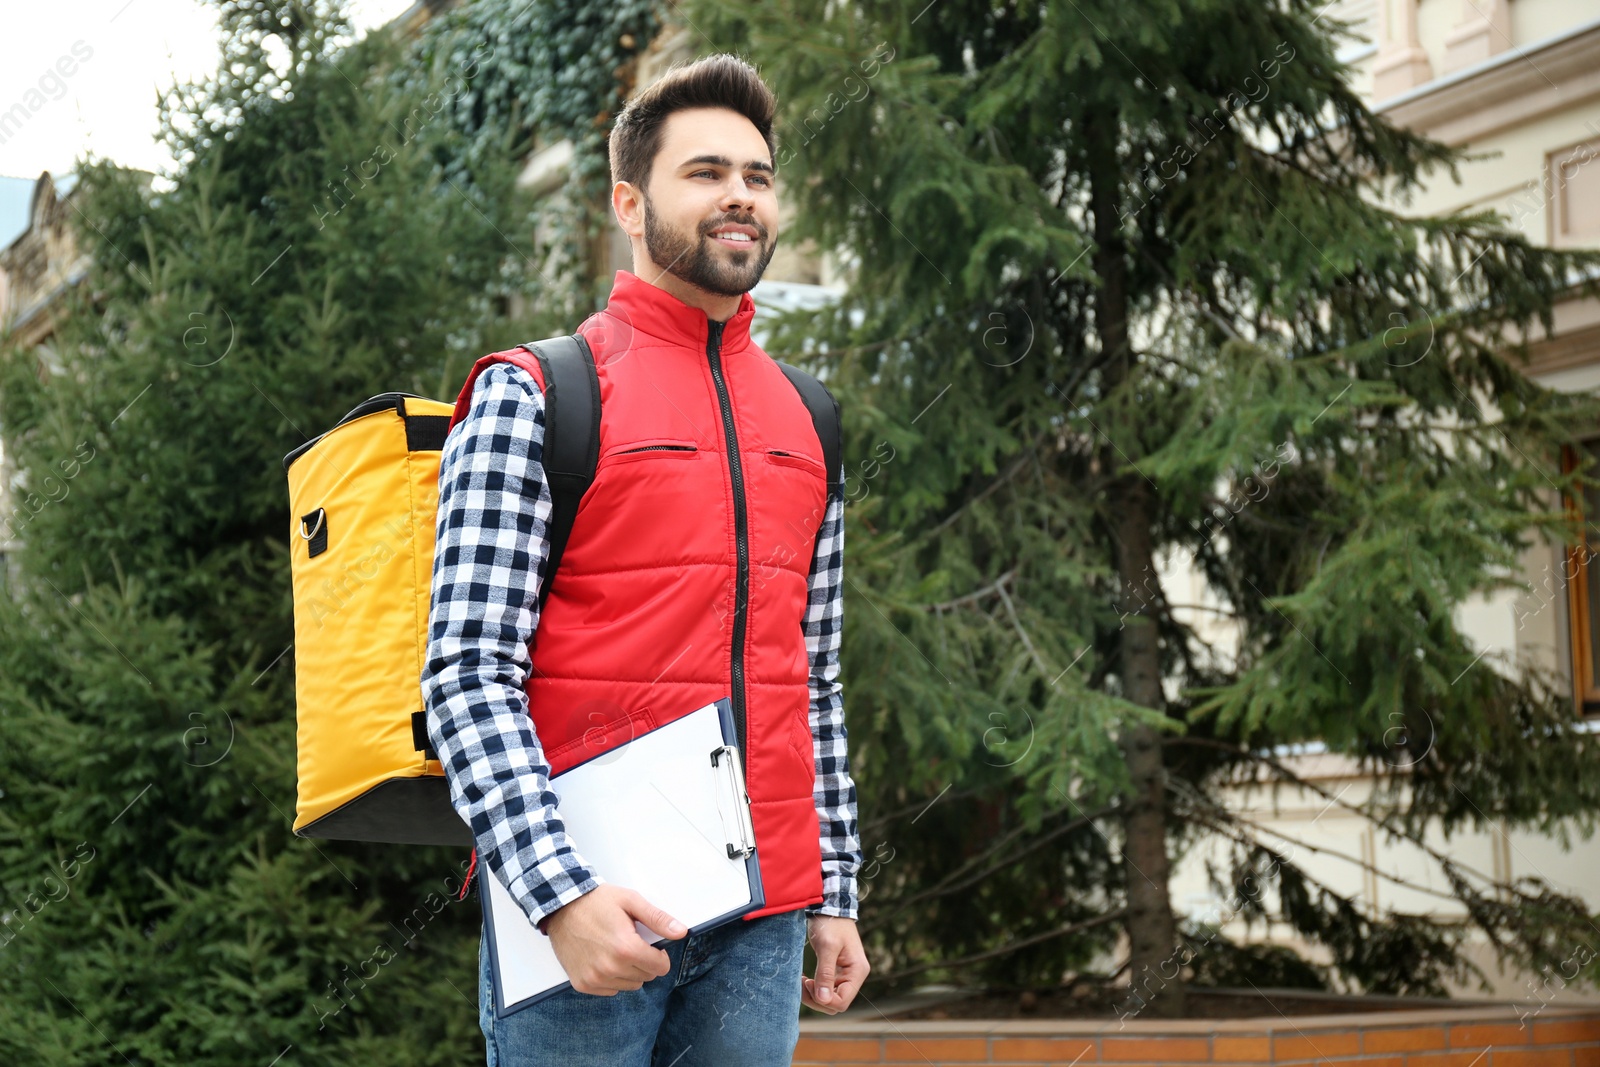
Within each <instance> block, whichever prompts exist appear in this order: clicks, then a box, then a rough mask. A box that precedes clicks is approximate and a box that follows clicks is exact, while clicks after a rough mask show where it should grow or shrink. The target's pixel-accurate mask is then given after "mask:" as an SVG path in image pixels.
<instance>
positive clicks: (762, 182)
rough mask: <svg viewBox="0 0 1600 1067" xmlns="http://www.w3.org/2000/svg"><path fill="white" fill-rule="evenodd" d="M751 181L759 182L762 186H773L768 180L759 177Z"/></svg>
mask: <svg viewBox="0 0 1600 1067" xmlns="http://www.w3.org/2000/svg"><path fill="white" fill-rule="evenodd" d="M751 181H758V182H760V183H761V184H762V185H771V184H772V183H771V182H770V181H768V180H767V179H765V178H763V177H760V176H759V175H758V176H756V177H755V178H752V179H751Z"/></svg>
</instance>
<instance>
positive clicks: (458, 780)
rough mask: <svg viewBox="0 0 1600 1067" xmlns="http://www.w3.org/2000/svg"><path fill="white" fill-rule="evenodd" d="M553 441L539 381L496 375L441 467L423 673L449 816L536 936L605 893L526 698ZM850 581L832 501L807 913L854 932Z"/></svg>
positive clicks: (818, 654)
mask: <svg viewBox="0 0 1600 1067" xmlns="http://www.w3.org/2000/svg"><path fill="white" fill-rule="evenodd" d="M543 439H544V398H543V395H542V393H541V392H540V390H539V385H538V383H537V382H536V381H535V380H534V378H533V376H532V375H530V374H529V373H528V372H527V371H525V370H523V369H522V368H521V367H517V366H515V365H513V364H508V363H497V364H494V365H493V366H490V367H488V368H487V369H485V370H484V371H483V373H482V374H480V375H479V376H478V379H477V382H476V383H475V384H474V387H473V391H472V398H471V404H470V408H469V410H468V413H467V415H466V417H465V418H463V419H462V421H461V422H460V424H458V425H457V426H456V427H455V428H454V430H453V431H452V432H451V433H450V436H449V438H448V439H447V440H446V441H445V446H444V453H443V455H442V456H441V459H440V468H439V511H438V527H437V542H436V548H435V553H434V563H433V603H432V608H431V611H430V613H429V620H428V650H427V657H426V660H427V661H426V664H425V665H424V667H423V672H422V695H423V701H424V706H425V707H426V709H427V716H426V719H427V726H428V737H429V740H430V741H432V743H433V747H434V751H435V752H437V753H438V754H439V759H440V761H441V762H442V764H443V766H444V773H445V778H446V779H447V780H448V782H449V785H450V802H451V804H452V805H453V806H454V807H455V809H456V811H457V812H458V813H460V815H461V817H462V819H463V820H465V821H466V823H467V825H468V826H469V827H470V828H471V831H472V836H473V838H474V840H475V841H476V843H477V848H478V857H479V859H480V860H481V861H482V863H483V864H484V865H485V866H487V867H488V869H489V870H490V871H493V872H494V875H495V877H497V878H499V879H500V881H501V883H502V884H503V885H505V887H506V888H507V890H509V891H510V893H511V896H512V897H513V898H514V899H515V900H516V901H517V903H518V904H520V905H521V907H522V909H523V910H524V911H525V912H527V914H528V918H529V919H530V920H532V921H533V922H535V923H540V922H542V920H543V919H545V918H546V917H548V916H549V915H550V914H551V913H553V912H555V911H556V910H557V909H558V908H560V907H562V906H563V905H565V904H568V903H570V902H571V901H573V900H575V899H576V898H578V897H579V896H582V895H583V894H584V893H587V892H588V891H589V890H591V889H594V888H595V887H596V886H598V885H600V884H601V882H603V881H604V879H603V878H601V877H600V876H599V874H598V873H597V872H595V871H594V870H592V869H591V868H589V867H588V866H587V865H586V864H585V863H584V860H583V857H582V856H581V855H580V854H579V853H578V850H577V848H576V846H575V845H574V843H573V842H572V840H571V839H570V838H568V836H567V834H566V829H565V826H564V824H563V823H562V821H561V816H560V813H559V812H558V811H557V810H556V795H555V793H554V792H553V791H552V790H551V788H550V780H549V775H550V766H549V764H548V763H547V762H546V761H545V758H544V751H543V749H542V748H541V747H540V744H539V739H538V737H537V736H535V733H534V730H533V719H532V718H531V717H530V716H529V714H528V700H527V694H526V693H525V691H524V690H523V683H524V680H525V679H526V678H527V676H528V671H529V670H530V669H531V666H532V664H531V661H530V658H529V655H528V643H529V641H530V640H531V639H532V637H533V633H534V629H535V627H536V626H537V625H538V621H539V620H538V610H539V608H538V595H539V574H538V569H539V564H540V563H541V561H542V560H543V559H544V558H545V556H546V555H547V554H548V552H549V541H548V538H547V535H546V532H545V527H546V524H547V523H548V521H549V519H550V514H551V509H552V504H551V498H550V489H549V487H548V486H547V485H546V483H545V479H544V471H543V467H542V465H541V462H540V454H541V446H542V443H543ZM843 573H844V500H843V497H842V495H841V494H837V493H833V494H830V496H829V499H828V506H827V510H826V511H825V513H824V515H823V521H822V528H821V530H820V532H819V534H818V537H817V547H816V552H815V555H814V557H813V559H812V564H811V573H810V577H809V579H808V582H807V584H808V588H809V597H808V599H807V604H806V609H805V617H804V620H803V626H804V630H805V639H806V650H807V652H808V653H809V654H810V657H811V671H810V688H811V735H812V748H813V751H814V752H815V755H816V765H817V783H816V788H815V791H814V794H813V795H814V797H815V799H816V806H817V818H818V822H819V824H820V830H821V833H820V844H821V849H822V892H823V899H822V902H821V903H820V904H816V905H812V906H811V907H809V908H807V909H806V910H807V912H808V913H811V914H824V915H839V916H844V917H846V918H851V919H853V918H855V917H856V872H857V871H858V870H859V869H860V866H861V846H860V840H859V838H858V836H857V827H856V788H855V783H854V782H853V781H852V780H851V778H850V770H849V761H848V758H847V755H846V751H845V727H844V707H843V701H842V699H841V698H840V690H841V688H842V687H841V684H840V682H839V641H840V636H841V633H840V631H841V624H842V620H843V615H844V612H843V588H842V587H843Z"/></svg>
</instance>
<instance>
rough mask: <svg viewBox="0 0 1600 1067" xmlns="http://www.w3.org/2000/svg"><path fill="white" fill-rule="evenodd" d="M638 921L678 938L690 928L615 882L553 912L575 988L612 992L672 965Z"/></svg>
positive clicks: (553, 938)
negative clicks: (642, 932)
mask: <svg viewBox="0 0 1600 1067" xmlns="http://www.w3.org/2000/svg"><path fill="white" fill-rule="evenodd" d="M635 920H638V921H639V922H642V923H644V924H645V925H646V926H648V927H649V928H650V929H651V930H653V931H654V932H655V933H658V934H660V935H661V936H662V937H669V938H673V939H677V938H680V937H682V936H684V935H685V934H687V933H688V932H689V929H688V927H686V926H684V925H683V924H682V923H680V922H679V921H678V920H677V919H674V918H673V917H672V916H670V915H668V914H667V913H666V912H664V911H662V910H661V909H660V908H658V907H656V906H655V905H654V904H652V903H650V902H649V901H648V900H646V899H645V898H644V897H642V896H640V895H639V894H638V893H636V892H634V891H633V890H631V889H624V888H622V887H621V886H617V885H612V884H610V883H605V884H602V885H600V886H598V887H596V888H594V889H591V890H590V891H589V892H587V893H585V894H584V895H583V896H581V897H579V898H578V899H577V900H574V901H573V902H572V903H570V904H566V905H563V906H562V907H560V908H558V909H556V911H554V912H553V913H551V915H550V921H549V923H548V924H546V927H545V929H546V930H547V931H548V932H549V934H550V944H551V946H552V947H553V948H554V949H555V950H556V959H558V960H560V961H561V966H562V967H563V968H564V969H565V970H566V972H567V977H568V978H570V979H572V988H573V989H576V990H577V991H578V992H580V993H589V994H591V995H593V996H597V997H612V996H616V995H617V994H618V993H620V992H621V991H622V990H624V989H638V988H639V987H640V986H642V985H644V984H645V983H646V982H648V981H649V980H650V979H652V978H660V977H661V976H662V975H664V974H666V973H667V972H668V971H670V970H671V969H672V963H671V961H670V960H669V959H668V958H667V954H666V952H665V951H664V950H662V949H659V948H656V947H655V946H654V945H652V944H650V943H649V942H647V941H645V939H644V938H642V937H640V936H639V931H638V930H636V929H634V925H633V924H634V921H635Z"/></svg>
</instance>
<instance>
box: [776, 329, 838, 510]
mask: <svg viewBox="0 0 1600 1067" xmlns="http://www.w3.org/2000/svg"><path fill="white" fill-rule="evenodd" d="M774 362H776V363H777V364H778V366H780V367H782V368H783V373H784V375H785V376H786V377H787V378H788V379H789V384H790V385H792V386H794V388H795V392H797V393H799V394H800V399H801V400H803V401H805V405H806V409H807V410H808V411H810V412H811V425H812V426H814V427H816V431H817V440H818V441H819V442H820V443H821V444H822V462H823V464H824V465H825V466H826V467H827V468H828V492H829V493H830V494H832V493H837V494H838V495H840V496H843V495H844V482H843V481H842V480H841V474H840V470H841V468H840V465H839V464H840V461H841V458H842V457H843V455H844V428H843V426H842V425H841V422H840V419H839V402H838V401H837V400H835V399H834V398H833V394H832V393H831V392H829V391H828V387H827V386H825V385H823V384H822V383H821V382H819V381H818V380H817V379H815V378H813V377H812V376H811V375H809V374H807V373H806V372H805V371H803V370H801V369H800V368H799V367H794V366H791V365H789V364H788V363H785V362H783V361H782V360H775V361H774Z"/></svg>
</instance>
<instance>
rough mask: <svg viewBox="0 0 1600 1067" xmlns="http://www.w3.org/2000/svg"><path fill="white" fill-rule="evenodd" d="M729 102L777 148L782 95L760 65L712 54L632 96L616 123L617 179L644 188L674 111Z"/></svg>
mask: <svg viewBox="0 0 1600 1067" xmlns="http://www.w3.org/2000/svg"><path fill="white" fill-rule="evenodd" d="M696 107H725V108H729V109H731V110H733V111H737V112H738V113H739V114H741V115H743V116H744V117H745V118H747V119H749V120H750V122H751V123H752V124H753V125H754V126H755V128H756V130H757V131H759V132H760V134H761V139H762V140H764V141H766V142H767V153H768V154H769V155H770V154H772V152H773V147H774V146H773V141H772V119H773V116H774V114H776V112H777V108H778V100H777V97H775V96H774V95H773V93H772V90H771V89H769V88H767V83H766V82H764V81H762V80H761V75H759V74H757V73H756V69H755V68H754V67H752V66H751V65H750V64H749V63H746V62H745V61H744V60H742V59H740V58H739V57H738V56H734V55H729V54H727V53H722V54H720V55H714V56H706V57H705V58H703V59H697V60H695V61H694V62H693V63H689V64H687V65H679V66H675V67H673V68H672V69H671V70H669V71H667V73H666V74H664V75H662V76H661V79H660V80H659V81H657V82H656V83H655V84H653V85H651V86H649V87H648V88H647V89H645V90H644V91H643V92H641V93H640V94H639V95H638V96H635V97H634V98H633V99H632V100H629V101H628V102H627V104H626V105H624V106H623V108H622V111H621V112H620V113H619V114H618V115H617V121H616V124H615V125H614V126H613V127H612V129H611V144H610V149H611V180H612V182H629V183H631V184H633V185H634V186H636V187H638V188H639V189H641V190H642V189H643V188H644V186H645V182H646V181H647V180H648V179H649V177H650V166H651V164H653V163H654V162H655V158H656V153H657V152H659V151H660V150H661V127H662V124H663V123H665V122H666V121H667V116H668V115H670V114H672V113H673V112H674V111H686V110H688V109H689V108H696Z"/></svg>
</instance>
